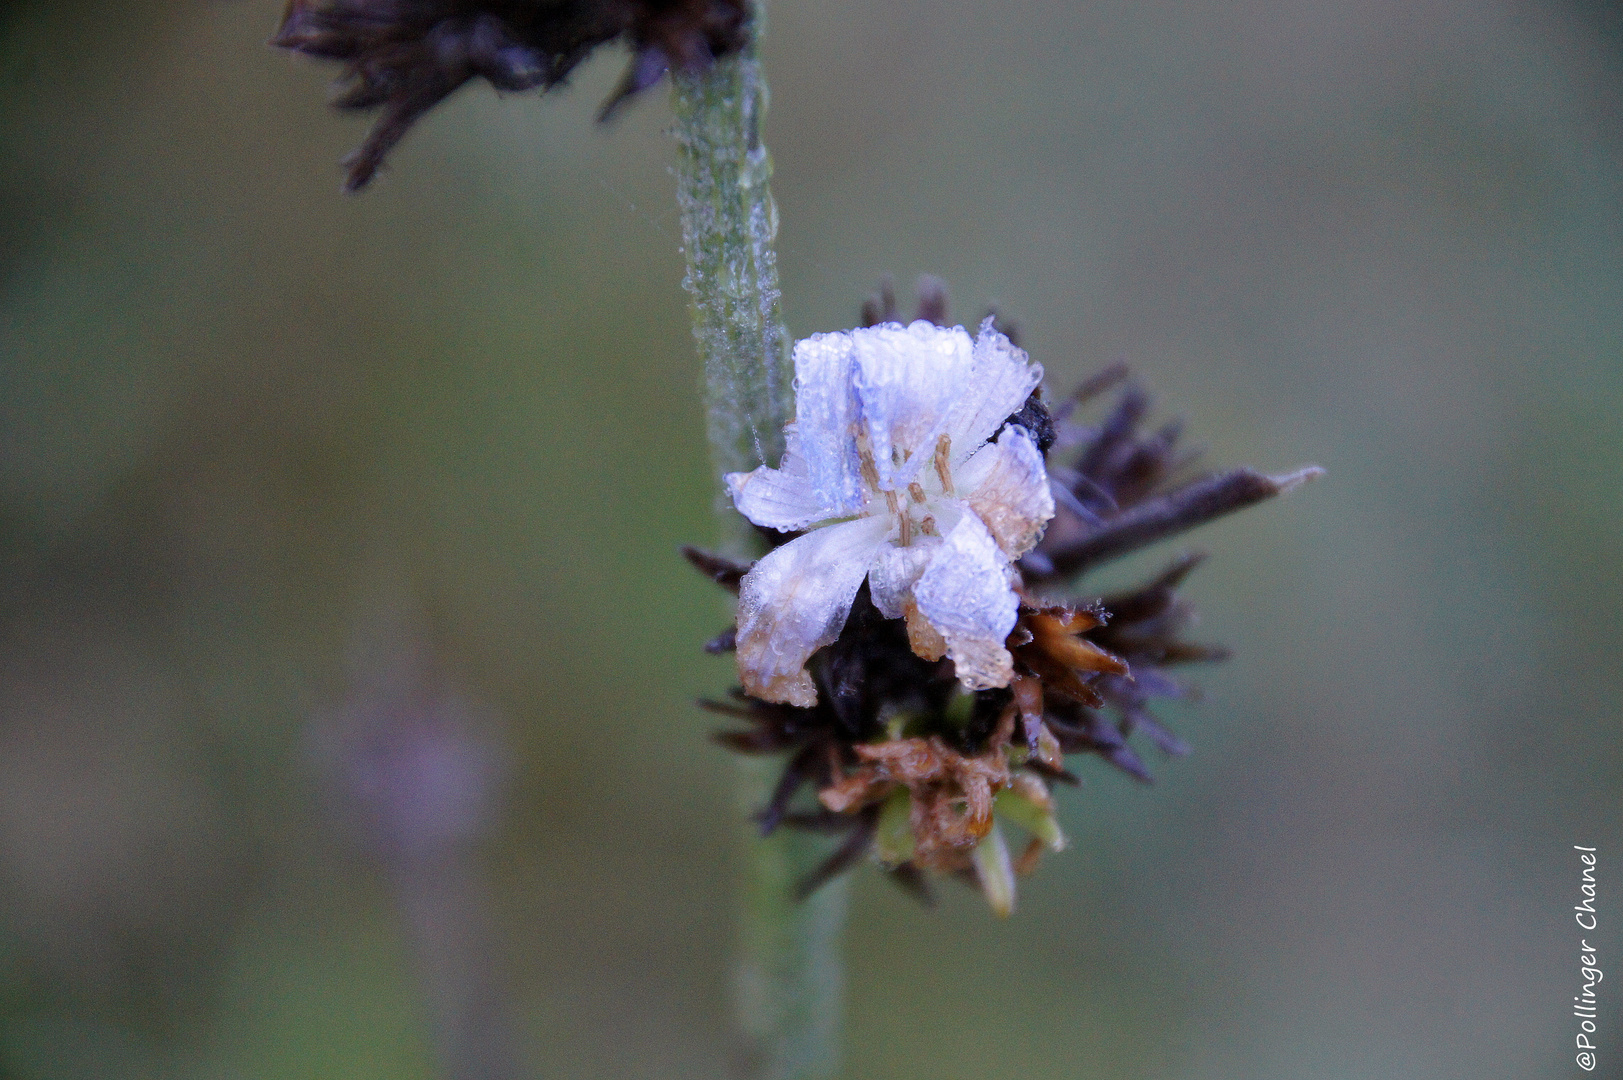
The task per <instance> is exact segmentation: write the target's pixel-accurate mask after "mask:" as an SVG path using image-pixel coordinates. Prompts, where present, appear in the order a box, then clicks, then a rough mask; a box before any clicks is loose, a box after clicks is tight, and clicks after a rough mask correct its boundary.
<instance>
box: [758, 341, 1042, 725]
mask: <svg viewBox="0 0 1623 1080" xmlns="http://www.w3.org/2000/svg"><path fill="white" fill-rule="evenodd" d="M794 359H795V413H796V415H795V420H794V422H793V423H791V424H789V425H788V427H787V428H786V429H785V434H786V436H787V449H786V450H785V451H784V455H783V460H782V462H780V463H779V466H778V467H777V468H775V469H774V468H770V467H767V466H762V467H761V468H758V469H756V470H755V471H754V472H750V473H732V474H729V475H728V477H727V484H728V488H729V490H730V491H731V493H732V497H733V502H734V504H735V505H736V506H737V507H738V510H739V512H740V513H742V514H743V515H744V516H745V517H747V518H748V519H749V520H750V521H752V522H754V523H755V524H757V525H761V526H765V527H767V528H772V529H778V530H782V531H801V530H808V531H807V532H806V534H805V535H804V536H801V537H798V538H797V539H795V540H793V541H791V542H790V543H788V544H785V545H784V546H782V547H780V548H778V549H776V550H775V551H773V552H771V553H770V554H768V555H767V556H766V557H764V558H763V559H761V561H760V562H758V563H756V565H755V567H754V568H753V569H752V570H751V571H750V572H749V573H748V574H747V575H746V576H745V577H744V580H743V584H742V587H741V591H740V596H739V608H738V665H739V673H740V676H741V677H742V680H743V683H744V688H745V689H746V690H748V691H749V692H750V693H751V694H753V695H755V696H756V697H758V698H762V699H764V700H767V701H780V702H788V703H791V704H795V705H802V706H806V705H811V704H813V703H815V702H816V700H817V689H816V686H815V685H814V683H813V681H812V678H811V675H810V674H809V673H808V672H807V671H806V661H807V660H808V659H809V658H810V657H811V655H812V653H814V652H816V651H817V650H818V649H819V648H821V647H822V646H824V645H827V644H829V643H830V642H832V641H834V639H835V638H836V637H838V636H839V633H840V629H841V627H843V626H844V624H845V619H846V616H847V615H848V614H849V613H850V610H851V602H852V600H853V598H854V597H855V596H856V593H857V590H858V588H860V587H861V585H862V582H863V580H864V579H866V580H867V581H868V586H869V590H870V592H871V594H872V596H873V601H874V604H875V606H877V607H878V608H879V610H880V611H881V612H882V613H883V614H884V615H886V616H887V617H889V618H906V619H907V626H908V635H909V638H910V640H911V642H912V644H913V650H914V652H916V653H918V654H919V655H920V656H923V657H925V658H927V659H938V658H940V657H941V656H949V657H951V658H952V661H953V663H954V665H955V667H956V670H957V675H958V679H959V681H960V683H961V684H962V685H963V686H964V687H965V688H966V689H971V690H978V689H985V688H988V687H993V686H1006V685H1008V683H1009V680H1010V678H1012V676H1013V667H1012V664H1013V661H1012V659H1011V657H1010V656H1009V653H1008V650H1007V649H1005V648H1004V639H1005V638H1007V637H1008V635H1009V631H1010V630H1012V629H1013V628H1014V623H1015V614H1016V609H1017V607H1018V604H1019V598H1018V596H1017V594H1016V592H1015V588H1014V586H1015V583H1016V581H1017V580H1018V575H1017V574H1016V572H1015V570H1014V565H1013V563H1014V560H1015V559H1017V558H1019V557H1020V556H1021V555H1023V554H1025V553H1026V552H1027V551H1030V550H1031V548H1032V547H1033V546H1034V545H1035V544H1036V543H1037V541H1038V539H1039V538H1041V536H1042V532H1043V528H1044V527H1045V526H1046V525H1047V523H1048V520H1049V518H1051V517H1052V516H1053V514H1054V500H1053V497H1052V496H1051V495H1050V493H1049V490H1048V474H1047V471H1046V470H1045V468H1044V466H1043V458H1042V454H1041V453H1040V452H1039V451H1038V449H1037V446H1036V444H1035V442H1033V440H1032V437H1031V435H1030V433H1029V432H1027V431H1026V430H1025V429H1024V428H1023V427H1020V426H1018V425H1014V424H1008V425H1007V426H1005V422H1006V421H1007V420H1008V418H1009V416H1010V415H1011V414H1013V413H1014V412H1016V411H1017V410H1019V409H1020V407H1021V406H1022V405H1023V404H1024V403H1025V401H1026V399H1027V397H1029V396H1030V394H1031V392H1032V391H1033V390H1034V389H1035V388H1036V387H1037V385H1038V383H1040V382H1041V381H1042V368H1041V366H1040V365H1037V364H1034V363H1032V362H1031V360H1030V358H1029V357H1028V356H1027V355H1026V354H1025V353H1024V352H1022V351H1021V350H1020V349H1018V348H1016V347H1015V346H1014V345H1013V344H1012V343H1010V341H1009V339H1008V338H1007V337H1005V336H1004V335H1003V334H1001V333H999V332H998V331H997V330H995V329H993V327H992V323H991V320H990V319H988V320H987V321H986V322H985V323H984V324H982V326H981V329H980V334H979V336H978V337H976V338H975V339H973V340H971V338H970V336H969V334H968V333H966V332H965V331H964V329H963V327H952V328H950V329H949V328H945V327H939V326H935V325H933V324H931V323H929V322H925V321H922V320H921V321H919V322H915V323H913V324H912V325H911V326H902V325H900V324H899V323H887V324H885V325H881V326H875V327H870V328H867V329H860V330H845V331H840V332H837V333H831V334H816V335H814V336H812V337H810V338H807V339H806V340H804V341H801V342H799V343H798V344H796V346H795V353H794ZM999 429H1001V431H1000V430H999Z"/></svg>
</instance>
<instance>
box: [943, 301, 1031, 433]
mask: <svg viewBox="0 0 1623 1080" xmlns="http://www.w3.org/2000/svg"><path fill="white" fill-rule="evenodd" d="M960 333H962V331H960ZM966 336H967V335H966ZM969 381H970V385H971V386H973V387H974V393H972V394H965V395H963V396H962V397H960V398H959V399H958V401H957V402H956V404H955V405H954V406H953V410H952V415H951V416H949V417H948V418H947V423H946V427H945V430H946V432H947V434H948V435H950V436H952V447H953V455H954V458H955V460H956V459H957V458H959V457H960V456H968V455H969V454H970V453H971V452H973V451H974V450H975V448H976V447H978V446H980V445H981V444H982V443H984V442H985V441H986V440H987V439H990V438H991V437H992V433H993V432H995V431H997V429H998V428H1000V427H1002V426H1003V421H1005V420H1007V419H1008V418H1009V417H1010V416H1011V415H1013V414H1014V413H1015V412H1017V411H1018V410H1019V409H1020V407H1021V406H1022V405H1024V404H1025V403H1026V398H1028V397H1030V396H1031V392H1032V391H1033V390H1035V389H1037V385H1038V384H1039V383H1041V382H1042V381H1043V368H1042V365H1041V364H1034V363H1032V362H1031V357H1029V356H1027V355H1026V352H1025V350H1024V349H1021V348H1018V347H1017V346H1015V345H1014V343H1013V342H1011V341H1010V340H1009V339H1008V338H1007V337H1005V336H1004V335H1003V334H1001V333H999V332H998V331H997V330H996V329H995V328H994V327H993V325H992V318H991V316H988V317H987V318H986V320H985V321H984V322H982V323H981V330H980V334H979V335H978V336H977V337H976V338H975V347H974V361H973V364H972V366H971V368H970V373H969Z"/></svg>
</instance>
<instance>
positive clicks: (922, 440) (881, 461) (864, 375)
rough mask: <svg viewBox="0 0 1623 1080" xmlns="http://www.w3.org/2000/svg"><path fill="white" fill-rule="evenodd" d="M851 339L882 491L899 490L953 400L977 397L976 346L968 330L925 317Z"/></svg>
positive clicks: (927, 450) (927, 451)
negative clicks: (973, 374) (972, 379)
mask: <svg viewBox="0 0 1623 1080" xmlns="http://www.w3.org/2000/svg"><path fill="white" fill-rule="evenodd" d="M851 337H852V340H853V342H854V344H855V346H856V372H855V383H856V391H857V398H858V400H859V401H860V402H861V403H862V419H863V421H864V423H865V425H866V433H867V436H868V440H869V444H870V445H871V446H872V448H873V461H874V467H875V468H876V469H877V471H878V474H879V484H878V488H879V490H880V491H896V490H898V489H900V488H903V487H906V486H907V484H908V483H909V482H910V481H911V480H912V479H913V478H914V477H915V476H917V475H918V472H919V469H920V468H921V467H922V466H923V465H924V463H925V462H926V461H927V460H929V458H930V455H931V454H932V453H933V451H934V449H935V444H936V438H937V436H938V435H939V434H940V433H941V432H942V431H945V430H946V427H945V425H946V422H947V418H948V416H949V414H950V413H951V412H952V409H953V406H954V404H955V403H957V402H958V401H960V400H961V399H962V398H963V397H965V396H966V394H968V393H974V394H978V392H979V388H978V387H974V386H972V384H971V383H970V374H971V369H972V364H973V359H974V346H973V344H972V343H971V342H970V340H969V335H968V334H966V333H964V330H963V327H961V326H954V327H941V326H936V325H935V324H933V323H928V322H925V321H924V320H922V319H921V320H919V321H918V322H915V323H913V324H912V325H911V326H898V325H896V324H894V323H890V324H885V325H881V326H875V327H871V328H869V329H867V330H863V331H861V332H860V333H853V334H852V335H851ZM1003 415H1004V416H1007V415H1008V413H1007V412H1005V413H1004V414H1003ZM988 434H990V432H988Z"/></svg>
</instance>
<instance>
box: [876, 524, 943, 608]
mask: <svg viewBox="0 0 1623 1080" xmlns="http://www.w3.org/2000/svg"><path fill="white" fill-rule="evenodd" d="M941 543H942V541H941V539H940V537H935V536H926V537H922V538H921V539H918V540H915V541H914V542H913V544H912V545H911V546H910V547H896V546H894V545H892V544H884V545H882V546H881V547H880V549H879V554H878V556H877V557H876V558H875V559H874V564H873V569H872V570H870V571H869V573H868V592H869V595H870V596H872V597H873V606H874V607H876V608H878V609H879V613H880V614H881V615H883V616H884V617H885V618H887V619H899V618H901V617H902V616H903V615H905V614H907V602H908V600H909V599H910V598H911V597H912V595H913V586H914V585H915V584H916V583H917V582H918V580H919V575H921V574H923V573H924V569H925V567H927V566H929V565H930V560H931V559H933V558H935V554H936V552H937V551H939V550H940V548H941Z"/></svg>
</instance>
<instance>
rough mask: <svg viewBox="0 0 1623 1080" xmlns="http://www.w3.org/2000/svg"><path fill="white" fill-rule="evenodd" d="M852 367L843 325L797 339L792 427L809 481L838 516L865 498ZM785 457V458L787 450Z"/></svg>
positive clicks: (852, 348)
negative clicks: (836, 328) (804, 461)
mask: <svg viewBox="0 0 1623 1080" xmlns="http://www.w3.org/2000/svg"><path fill="white" fill-rule="evenodd" d="M855 369H856V347H855V345H854V344H853V343H852V341H851V334H850V333H848V332H846V331H843V330H842V331H840V332H838V333H833V334H813V335H812V336H811V337H809V338H806V339H805V340H803V341H798V342H796V343H795V422H794V432H795V435H796V436H797V437H798V439H799V445H800V453H801V454H802V455H804V456H805V460H806V473H805V475H806V478H807V483H808V484H809V485H810V486H811V488H812V489H813V491H815V492H816V493H817V497H818V498H819V499H821V500H822V501H823V503H824V504H825V505H827V506H829V507H831V508H832V509H833V510H834V511H835V512H836V513H837V514H838V515H839V516H847V515H850V514H858V513H861V512H862V504H863V495H862V470H861V466H860V464H859V462H858V460H857V438H856V433H857V420H858V416H859V409H860V407H859V405H858V403H857V394H856V389H855V387H854V386H852V374H853V372H854V371H855ZM784 462H785V465H787V464H788V455H785V458H784ZM740 509H742V507H741V508H740ZM831 516H834V515H832V514H831Z"/></svg>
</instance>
